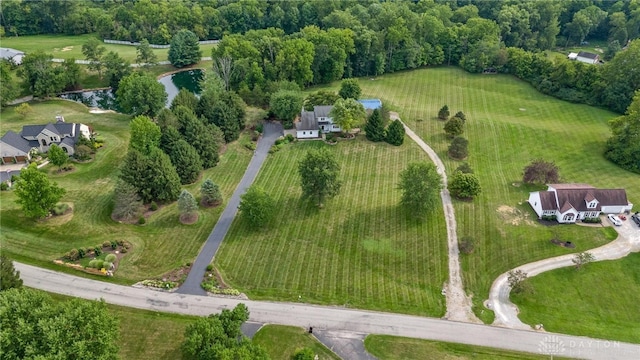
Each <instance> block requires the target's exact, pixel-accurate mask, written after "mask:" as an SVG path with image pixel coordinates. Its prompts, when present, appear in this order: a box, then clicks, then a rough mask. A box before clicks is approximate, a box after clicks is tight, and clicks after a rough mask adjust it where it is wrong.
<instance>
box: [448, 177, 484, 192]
mask: <svg viewBox="0 0 640 360" xmlns="http://www.w3.org/2000/svg"><path fill="white" fill-rule="evenodd" d="M449 192H451V195H453V196H455V197H457V198H459V199H471V198H473V197H475V196H478V194H480V192H482V187H481V186H480V180H478V177H477V176H476V175H475V174H469V173H463V172H461V171H456V172H454V173H453V176H452V177H451V180H449Z"/></svg>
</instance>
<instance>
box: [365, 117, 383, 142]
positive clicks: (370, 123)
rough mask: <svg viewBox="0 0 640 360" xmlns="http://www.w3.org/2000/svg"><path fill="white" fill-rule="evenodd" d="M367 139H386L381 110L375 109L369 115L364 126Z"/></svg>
mask: <svg viewBox="0 0 640 360" xmlns="http://www.w3.org/2000/svg"><path fill="white" fill-rule="evenodd" d="M364 131H365V134H366V136H367V139H369V140H371V141H376V142H378V141H384V137H385V133H384V122H383V120H382V115H381V114H380V110H378V109H375V110H373V112H372V113H371V115H370V116H369V119H368V120H367V124H366V125H365V126H364Z"/></svg>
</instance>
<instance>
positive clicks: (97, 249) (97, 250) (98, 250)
mask: <svg viewBox="0 0 640 360" xmlns="http://www.w3.org/2000/svg"><path fill="white" fill-rule="evenodd" d="M93 253H94V254H95V255H96V256H100V255H101V254H102V247H101V246H100V245H98V246H96V247H94V248H93Z"/></svg>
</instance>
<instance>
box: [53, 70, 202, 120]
mask: <svg viewBox="0 0 640 360" xmlns="http://www.w3.org/2000/svg"><path fill="white" fill-rule="evenodd" d="M203 76H204V72H203V71H202V70H201V69H193V70H185V71H180V72H177V73H174V74H169V75H166V76H163V77H161V78H160V79H158V82H159V83H161V84H162V85H163V86H164V91H165V92H166V93H167V104H166V107H169V106H171V102H172V101H173V98H174V97H176V95H178V92H179V91H180V89H187V90H189V91H191V92H192V93H194V94H196V95H200V90H201V89H200V80H201V79H202V77H203ZM59 97H60V98H63V99H69V100H73V101H77V102H80V103H83V104H85V105H86V106H88V107H94V108H99V109H103V110H115V111H118V110H119V109H118V106H117V104H116V101H115V97H114V96H113V92H112V91H111V89H107V90H93V91H83V92H77V93H69V94H63V95H60V96H59Z"/></svg>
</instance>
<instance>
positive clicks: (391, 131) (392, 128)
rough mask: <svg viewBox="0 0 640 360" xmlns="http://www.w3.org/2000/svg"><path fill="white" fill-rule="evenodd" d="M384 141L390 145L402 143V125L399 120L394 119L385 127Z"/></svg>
mask: <svg viewBox="0 0 640 360" xmlns="http://www.w3.org/2000/svg"><path fill="white" fill-rule="evenodd" d="M385 141H386V142H388V143H389V144H391V145H395V146H400V145H402V143H404V126H403V125H402V123H401V122H400V120H397V119H396V120H394V121H393V122H392V123H391V124H389V127H388V128H387V137H386V138H385Z"/></svg>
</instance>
